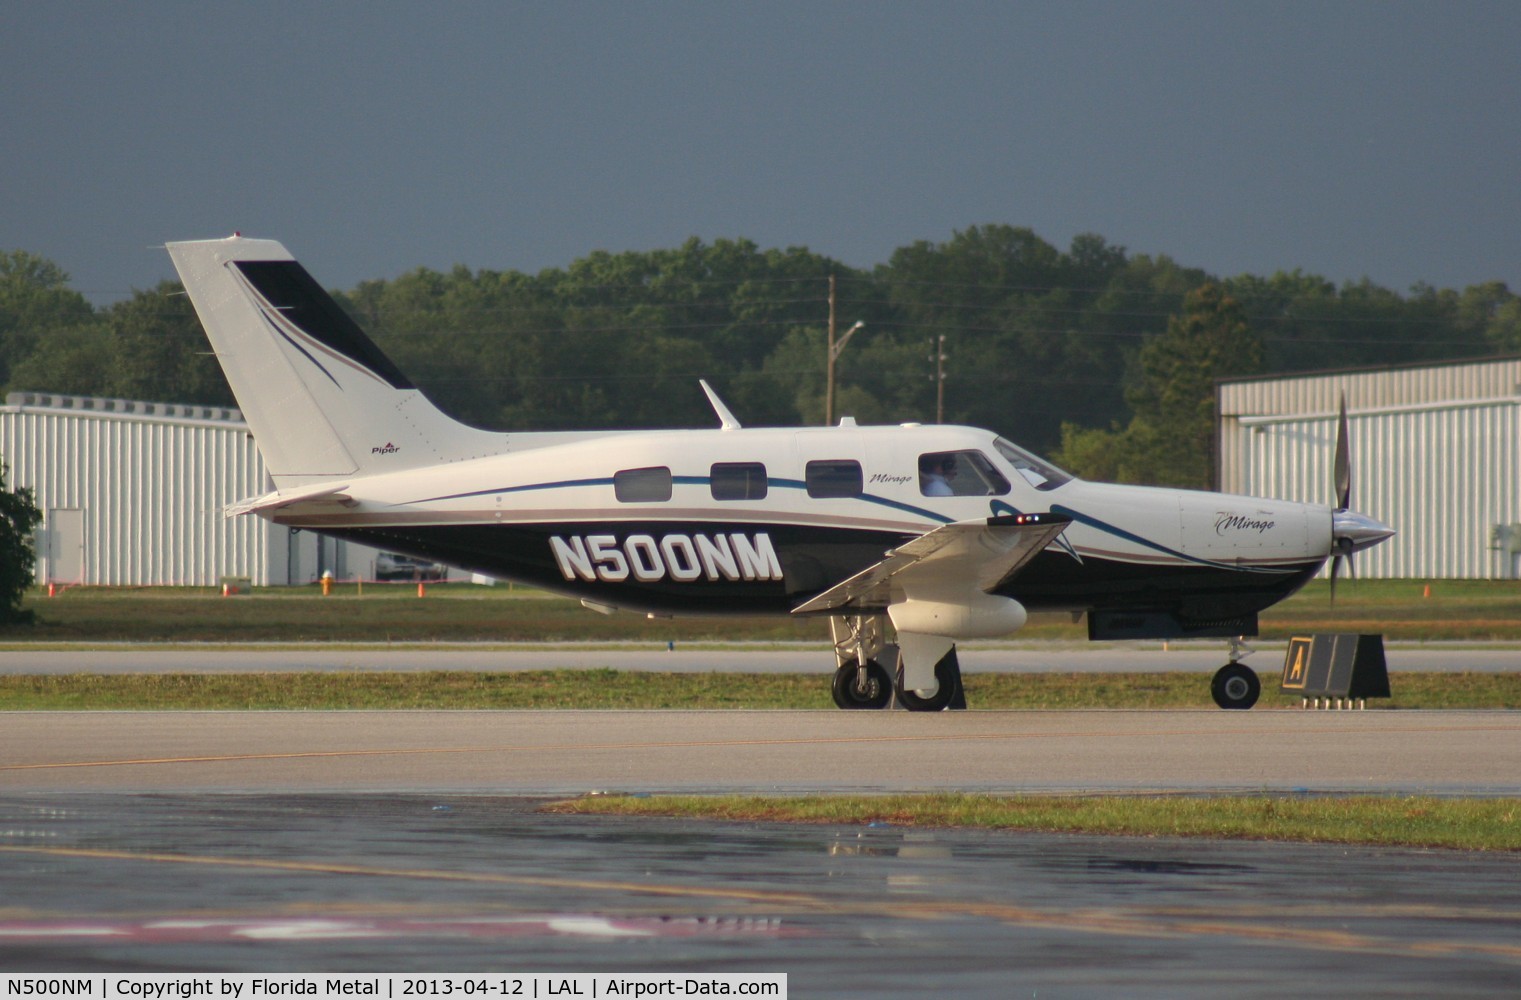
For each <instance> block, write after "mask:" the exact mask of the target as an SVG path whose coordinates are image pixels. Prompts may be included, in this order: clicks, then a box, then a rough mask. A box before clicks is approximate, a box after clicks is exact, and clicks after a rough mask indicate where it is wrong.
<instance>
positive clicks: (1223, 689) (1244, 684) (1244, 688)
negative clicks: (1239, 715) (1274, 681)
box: [1209, 663, 1262, 709]
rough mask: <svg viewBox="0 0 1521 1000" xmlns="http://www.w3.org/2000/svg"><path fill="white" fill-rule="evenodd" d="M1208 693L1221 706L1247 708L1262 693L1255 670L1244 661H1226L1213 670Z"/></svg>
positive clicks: (1260, 683) (1254, 702)
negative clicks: (1213, 673) (1213, 677)
mask: <svg viewBox="0 0 1521 1000" xmlns="http://www.w3.org/2000/svg"><path fill="white" fill-rule="evenodd" d="M1209 693H1210V694H1211V695H1213V696H1214V699H1215V704H1216V705H1219V706H1220V707H1221V708H1237V709H1247V708H1251V707H1252V706H1253V705H1255V704H1257V698H1258V696H1259V695H1261V694H1262V682H1261V681H1260V680H1258V679H1257V672H1256V671H1255V670H1253V669H1252V668H1251V667H1249V666H1247V665H1246V664H1244V663H1227V664H1226V665H1225V666H1223V667H1221V668H1220V669H1219V670H1217V671H1215V679H1214V680H1213V681H1211V682H1210V685H1209Z"/></svg>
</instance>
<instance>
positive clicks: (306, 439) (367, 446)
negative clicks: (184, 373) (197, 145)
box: [168, 236, 506, 488]
mask: <svg viewBox="0 0 1521 1000" xmlns="http://www.w3.org/2000/svg"><path fill="white" fill-rule="evenodd" d="M168 250H169V256H170V257H171V258H172V259H173V261H174V266H175V268H176V269H177V270H178V271H179V273H180V279H181V280H182V281H183V282H184V284H185V290H186V291H187V292H189V294H190V300H191V302H192V303H194V305H195V311H196V313H197V314H199V316H200V318H201V325H202V326H204V327H205V328H206V335H207V337H209V338H210V340H211V345H212V348H213V349H214V350H215V352H216V356H217V360H218V361H219V362H220V363H221V365H222V371H223V372H225V373H226V375H227V381H228V383H229V384H230V385H231V386H232V392H233V395H234V396H236V397H237V400H238V406H239V408H241V409H242V411H243V415H244V416H245V417H246V418H247V420H248V425H249V427H250V428H251V429H252V431H253V437H254V442H255V443H256V444H257V445H258V448H259V451H260V453H261V454H262V455H263V456H264V461H265V464H266V465H267V466H268V467H269V471H270V475H271V476H273V477H274V480H275V485H276V486H277V487H281V488H288V487H293V486H302V485H305V484H309V483H322V482H331V481H333V480H334V479H337V478H342V477H350V476H359V475H369V474H374V473H380V472H392V471H400V470H403V469H409V468H416V467H418V466H422V465H433V464H437V463H440V462H448V461H459V460H462V459H467V458H476V457H479V456H481V455H488V454H495V453H497V452H500V451H502V450H504V449H505V446H506V435H503V434H493V433H490V432H487V431H481V430H477V429H475V428H473V427H467V426H465V425H464V424H461V423H459V422H458V421H456V420H454V419H452V418H450V417H448V416H446V415H445V414H444V413H442V412H441V411H440V410H439V409H438V408H437V407H435V406H434V405H433V404H432V403H430V402H429V401H428V400H427V399H426V398H425V397H424V396H423V394H422V393H421V392H419V391H418V390H417V388H416V387H415V386H414V385H413V384H412V383H411V381H409V380H408V379H407V377H406V376H405V375H403V374H402V373H401V371H400V370H399V369H398V368H397V367H396V365H395V364H393V363H392V362H391V360H390V359H389V358H387V357H386V356H385V354H383V353H382V352H381V350H380V348H378V347H376V346H375V343H374V342H373V341H371V340H370V338H369V337H367V336H366V335H365V333H364V331H363V330H361V329H360V328H359V325H358V324H357V323H355V322H354V321H353V320H352V319H350V318H349V316H348V314H347V313H345V312H344V311H343V309H342V308H340V307H339V305H338V303H336V302H334V301H333V298H332V296H330V295H328V294H327V292H325V291H323V289H322V286H321V285H319V284H317V282H316V281H315V280H313V278H312V276H311V275H310V274H308V273H307V271H306V269H305V268H303V267H302V266H301V265H300V264H299V263H297V262H296V260H295V259H294V258H292V257H291V255H290V253H289V252H287V251H286V249H285V247H283V246H281V245H280V244H279V243H276V242H274V241H273V240H250V239H244V238H242V237H241V236H233V237H231V238H229V239H225V240H206V241H198V242H188V243H170V244H169V245H168Z"/></svg>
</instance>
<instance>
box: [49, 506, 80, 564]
mask: <svg viewBox="0 0 1521 1000" xmlns="http://www.w3.org/2000/svg"><path fill="white" fill-rule="evenodd" d="M47 535H48V578H47V582H48V583H83V582H84V568H85V567H84V554H85V538H84V511H82V510H80V509H79V508H78V507H55V508H53V509H51V510H49V511H48V519H47Z"/></svg>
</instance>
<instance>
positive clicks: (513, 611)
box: [0, 580, 1521, 648]
mask: <svg viewBox="0 0 1521 1000" xmlns="http://www.w3.org/2000/svg"><path fill="white" fill-rule="evenodd" d="M425 590H426V594H427V596H426V598H423V599H419V598H418V597H417V588H416V585H415V584H366V585H365V586H364V587H363V588H361V587H359V586H357V585H355V584H352V583H349V584H342V585H339V586H337V587H335V588H334V589H333V594H332V596H330V597H323V596H321V591H320V590H319V589H318V588H317V587H316V585H310V586H294V587H260V588H257V589H256V590H255V592H254V593H253V594H252V595H249V596H240V597H230V598H224V597H221V596H218V593H219V592H218V591H217V590H216V589H215V588H211V587H143V588H111V587H71V588H68V589H66V590H64V591H62V592H61V593H59V595H58V596H56V597H52V598H50V597H47V596H45V592H44V591H38V590H34V591H32V592H30V593H29V594H28V595H27V598H26V600H25V602H24V606H25V607H26V608H27V609H29V610H32V611H34V612H35V613H36V616H37V619H38V621H37V624H35V625H30V626H22V625H9V626H0V641H4V642H58V643H67V642H105V641H116V642H188V641H207V642H229V641H230V642H240V641H241V642H263V641H307V642H447V641H451V640H452V641H485V642H493V641H494V642H555V641H562V640H577V641H614V640H625V641H636V642H661V643H663V642H667V641H674V642H690V641H693V640H736V639H741V640H742V639H752V640H776V641H788V642H797V641H811V642H819V643H826V642H827V639H826V638H825V636H826V635H827V633H828V629H827V626H826V625H825V624H824V622H823V621H822V620H820V619H815V618H807V619H802V620H796V619H792V618H788V617H785V616H771V617H748V618H745V617H741V618H706V617H694V618H675V619H654V620H651V619H647V618H645V617H644V616H642V615H634V614H615V615H599V614H595V613H593V612H590V611H588V610H586V609H585V608H583V607H582V606H581V605H580V603H579V602H578V601H574V600H571V599H569V598H564V597H554V596H548V595H545V594H543V593H542V592H538V591H532V590H525V589H523V588H509V587H476V586H472V585H470V584H463V583H452V584H439V585H434V584H430V585H428V586H427V587H426V588H425ZM1261 627H1262V640H1263V641H1265V642H1275V641H1282V640H1284V639H1287V638H1288V637H1290V636H1292V635H1300V634H1306V633H1310V632H1369V633H1380V634H1382V635H1384V636H1385V637H1386V638H1388V639H1390V640H1407V641H1447V640H1468V641H1516V640H1521V581H1517V580H1436V581H1431V582H1429V583H1428V582H1426V581H1420V580H1344V581H1342V582H1341V583H1340V584H1339V586H1338V590H1337V594H1336V603H1335V605H1332V604H1331V602H1330V594H1329V590H1328V588H1327V585H1326V582H1325V581H1323V580H1316V581H1312V582H1311V583H1310V584H1309V585H1308V586H1306V587H1305V589H1304V590H1303V591H1301V592H1300V593H1298V594H1296V595H1294V596H1293V597H1291V598H1289V599H1288V600H1286V601H1284V602H1282V603H1281V604H1278V605H1275V606H1274V607H1272V608H1269V609H1268V610H1267V611H1265V612H1264V613H1263V614H1262V620H1261ZM1019 637H1020V638H1023V639H1049V640H1063V641H1073V642H1080V641H1084V640H1086V638H1087V629H1086V626H1085V625H1083V624H1082V623H1080V622H1073V621H1072V620H1071V618H1070V617H1069V616H1068V615H1065V614H1050V613H1036V614H1032V615H1031V618H1030V623H1029V624H1028V625H1027V626H1026V627H1025V628H1023V629H1021V630H1020V632H1019ZM1221 646H1222V648H1223V646H1224V644H1223V643H1222V644H1221ZM826 648H827V647H826Z"/></svg>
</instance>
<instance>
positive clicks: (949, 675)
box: [898, 656, 957, 712]
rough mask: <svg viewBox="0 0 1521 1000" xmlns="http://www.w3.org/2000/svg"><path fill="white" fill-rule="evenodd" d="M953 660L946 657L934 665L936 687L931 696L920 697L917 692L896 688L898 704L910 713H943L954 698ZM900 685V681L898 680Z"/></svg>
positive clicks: (954, 673) (954, 671)
mask: <svg viewBox="0 0 1521 1000" xmlns="http://www.w3.org/2000/svg"><path fill="white" fill-rule="evenodd" d="M954 662H955V661H954V659H953V658H952V657H950V656H946V657H945V658H944V659H942V660H941V661H940V662H939V663H937V664H935V681H936V686H935V690H934V693H933V694H929V695H921V694H919V693H918V692H917V691H912V690H909V689H908V688H904V687H899V688H898V704H900V705H902V706H903V707H904V708H906V709H908V710H909V711H910V712H943V711H945V710H946V709H947V708H949V707H950V704H951V699H953V698H955V697H956V673H957V671H956V670H955V669H954V668H953V667H952V664H953V663H954ZM900 684H901V680H900Z"/></svg>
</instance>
